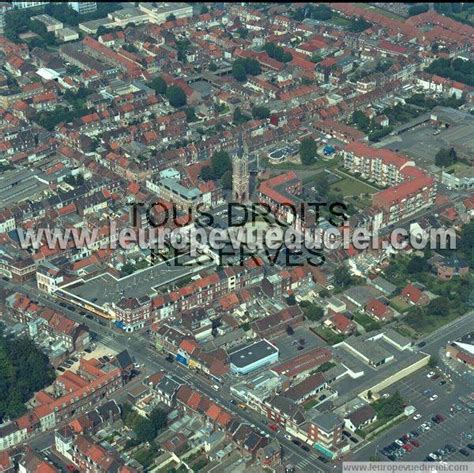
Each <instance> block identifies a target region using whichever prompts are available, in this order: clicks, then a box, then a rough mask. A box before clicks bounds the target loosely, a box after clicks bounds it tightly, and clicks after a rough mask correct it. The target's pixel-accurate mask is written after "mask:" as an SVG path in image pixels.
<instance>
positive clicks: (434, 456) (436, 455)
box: [425, 443, 474, 462]
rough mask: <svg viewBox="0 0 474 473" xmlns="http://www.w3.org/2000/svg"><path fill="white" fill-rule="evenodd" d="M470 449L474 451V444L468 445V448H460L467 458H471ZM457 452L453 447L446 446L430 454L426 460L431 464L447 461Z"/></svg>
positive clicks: (460, 451)
mask: <svg viewBox="0 0 474 473" xmlns="http://www.w3.org/2000/svg"><path fill="white" fill-rule="evenodd" d="M468 449H469V450H474V444H472V443H470V444H468V445H466V448H460V449H459V453H460V454H461V455H463V456H465V457H468V456H469V450H468ZM455 451H456V449H455V448H454V447H453V446H452V445H450V444H446V445H445V446H444V448H438V450H436V451H434V452H431V453H429V454H428V455H427V457H426V458H425V460H426V461H429V462H434V461H442V460H444V459H446V458H447V457H449V456H450V455H452V454H453V453H454V452H455Z"/></svg>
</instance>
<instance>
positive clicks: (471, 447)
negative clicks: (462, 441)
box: [466, 443, 474, 450]
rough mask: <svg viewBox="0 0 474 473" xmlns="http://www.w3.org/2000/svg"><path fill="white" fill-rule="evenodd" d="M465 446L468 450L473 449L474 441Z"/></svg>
mask: <svg viewBox="0 0 474 473" xmlns="http://www.w3.org/2000/svg"><path fill="white" fill-rule="evenodd" d="M466 447H467V448H469V450H474V443H468V444H467V445H466Z"/></svg>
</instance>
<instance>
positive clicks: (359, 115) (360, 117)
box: [351, 110, 370, 131]
mask: <svg viewBox="0 0 474 473" xmlns="http://www.w3.org/2000/svg"><path fill="white" fill-rule="evenodd" d="M351 121H352V123H353V124H354V125H355V126H356V127H357V128H359V130H362V131H367V130H368V129H369V125H370V120H369V117H368V116H367V115H366V114H365V113H364V112H361V111H360V110H356V111H355V112H354V113H353V114H352V120H351Z"/></svg>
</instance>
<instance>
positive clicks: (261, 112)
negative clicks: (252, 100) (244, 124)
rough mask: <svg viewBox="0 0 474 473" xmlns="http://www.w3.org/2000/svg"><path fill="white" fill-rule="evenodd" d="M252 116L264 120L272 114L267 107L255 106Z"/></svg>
mask: <svg viewBox="0 0 474 473" xmlns="http://www.w3.org/2000/svg"><path fill="white" fill-rule="evenodd" d="M252 116H253V118H255V119H257V120H262V119H264V118H268V117H269V116H270V110H269V109H268V108H267V107H253V108H252Z"/></svg>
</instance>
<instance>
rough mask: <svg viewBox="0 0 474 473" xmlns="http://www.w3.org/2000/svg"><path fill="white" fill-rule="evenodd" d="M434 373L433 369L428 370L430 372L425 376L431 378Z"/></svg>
mask: <svg viewBox="0 0 474 473" xmlns="http://www.w3.org/2000/svg"><path fill="white" fill-rule="evenodd" d="M434 375H435V372H434V371H430V372H429V373H428V374H427V375H426V377H427V378H432V377H433V376H434Z"/></svg>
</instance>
